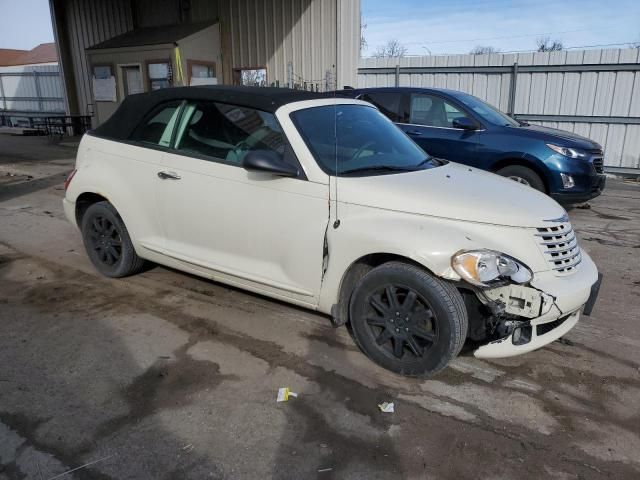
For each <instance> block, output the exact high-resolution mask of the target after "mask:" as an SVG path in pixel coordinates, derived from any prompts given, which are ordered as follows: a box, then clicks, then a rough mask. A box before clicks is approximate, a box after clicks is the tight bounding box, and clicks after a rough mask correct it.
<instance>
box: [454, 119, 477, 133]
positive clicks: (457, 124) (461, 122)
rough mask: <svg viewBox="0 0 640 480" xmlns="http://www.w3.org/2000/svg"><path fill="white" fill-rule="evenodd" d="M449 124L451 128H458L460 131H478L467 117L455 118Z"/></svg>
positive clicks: (475, 125) (474, 123)
mask: <svg viewBox="0 0 640 480" xmlns="http://www.w3.org/2000/svg"><path fill="white" fill-rule="evenodd" d="M451 123H452V125H453V128H460V129H462V130H478V125H477V124H476V122H474V121H473V120H471V119H470V118H469V117H457V118H454V119H453V122H451Z"/></svg>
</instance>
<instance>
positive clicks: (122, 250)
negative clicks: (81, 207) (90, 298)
mask: <svg viewBox="0 0 640 480" xmlns="http://www.w3.org/2000/svg"><path fill="white" fill-rule="evenodd" d="M81 230H82V239H83V240H84V247H85V249H86V250H87V255H89V259H90V260H91V263H93V265H94V266H95V267H96V269H97V270H98V272H100V273H101V274H102V275H105V276H107V277H113V278H120V277H126V276H129V275H134V274H136V273H138V272H140V271H141V270H142V269H143V268H144V265H145V260H144V259H142V258H140V257H139V256H138V255H137V254H136V251H135V249H134V248H133V243H131V238H130V237H129V232H128V231H127V227H126V226H125V224H124V222H123V221H122V218H120V215H119V214H118V211H117V210H116V209H115V208H114V207H113V205H111V204H110V203H109V202H98V203H94V204H93V205H91V206H90V207H89V208H88V209H87V211H86V212H85V213H84V215H83V216H82V222H81Z"/></svg>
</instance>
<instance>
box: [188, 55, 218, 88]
mask: <svg viewBox="0 0 640 480" xmlns="http://www.w3.org/2000/svg"><path fill="white" fill-rule="evenodd" d="M187 72H188V74H189V85H217V84H218V79H217V78H216V64H215V63H214V62H204V61H201V60H187Z"/></svg>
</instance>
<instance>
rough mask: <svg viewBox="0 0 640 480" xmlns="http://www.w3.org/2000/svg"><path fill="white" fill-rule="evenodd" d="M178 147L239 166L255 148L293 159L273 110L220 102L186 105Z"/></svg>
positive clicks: (179, 130)
mask: <svg viewBox="0 0 640 480" xmlns="http://www.w3.org/2000/svg"><path fill="white" fill-rule="evenodd" d="M175 148H176V149H177V150H179V151H181V152H184V153H188V154H196V155H204V156H206V157H212V158H214V159H216V160H218V161H220V162H221V163H227V164H229V165H236V166H240V165H241V164H242V160H243V159H244V157H245V155H246V154H247V153H248V152H250V151H252V150H270V151H272V152H275V153H276V154H278V155H279V156H280V157H281V158H283V159H285V160H290V159H289V154H290V152H289V151H290V148H288V144H287V141H286V137H285V135H284V132H283V131H282V128H281V127H280V124H279V123H278V120H277V119H276V117H275V116H274V115H273V114H272V113H268V112H263V111H261V110H255V109H253V108H247V107H241V106H237V105H229V104H225V103H216V102H197V103H191V104H189V105H187V106H186V107H185V113H184V115H183V116H182V121H181V122H180V126H179V128H178V134H177V137H176V145H175ZM291 154H292V152H291Z"/></svg>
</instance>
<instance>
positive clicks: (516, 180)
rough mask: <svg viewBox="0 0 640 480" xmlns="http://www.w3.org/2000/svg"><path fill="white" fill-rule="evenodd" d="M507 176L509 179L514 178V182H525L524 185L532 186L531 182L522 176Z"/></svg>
mask: <svg viewBox="0 0 640 480" xmlns="http://www.w3.org/2000/svg"><path fill="white" fill-rule="evenodd" d="M507 178H509V179H511V180H513V181H514V182H518V183H521V184H523V185H526V186H527V187H530V186H531V184H530V183H529V182H528V181H527V180H526V179H525V178H522V177H516V176H514V175H511V176H509V177H507Z"/></svg>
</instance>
